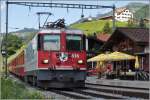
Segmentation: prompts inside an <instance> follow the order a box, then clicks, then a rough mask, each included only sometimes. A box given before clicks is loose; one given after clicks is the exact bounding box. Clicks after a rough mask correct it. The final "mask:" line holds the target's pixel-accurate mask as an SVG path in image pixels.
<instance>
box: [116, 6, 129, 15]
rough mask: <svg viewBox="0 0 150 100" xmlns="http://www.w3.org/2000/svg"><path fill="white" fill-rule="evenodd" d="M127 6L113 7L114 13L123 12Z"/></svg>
mask: <svg viewBox="0 0 150 100" xmlns="http://www.w3.org/2000/svg"><path fill="white" fill-rule="evenodd" d="M126 9H127V8H125V7H121V8H117V9H115V13H117V14H118V15H120V14H121V13H122V12H124V11H125V10H126Z"/></svg>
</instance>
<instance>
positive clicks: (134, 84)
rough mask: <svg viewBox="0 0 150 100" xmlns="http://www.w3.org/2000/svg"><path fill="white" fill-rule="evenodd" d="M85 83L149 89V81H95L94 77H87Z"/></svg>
mask: <svg viewBox="0 0 150 100" xmlns="http://www.w3.org/2000/svg"><path fill="white" fill-rule="evenodd" d="M86 82H88V83H92V84H100V85H111V86H122V87H133V88H145V89H149V86H150V82H149V81H137V80H133V81H130V80H119V79H97V77H96V76H92V77H87V80H86Z"/></svg>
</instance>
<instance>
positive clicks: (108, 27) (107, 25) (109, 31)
mask: <svg viewBox="0 0 150 100" xmlns="http://www.w3.org/2000/svg"><path fill="white" fill-rule="evenodd" d="M103 32H104V33H111V32H112V29H111V27H110V24H109V22H106V23H105V25H104V27H103Z"/></svg>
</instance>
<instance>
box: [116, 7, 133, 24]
mask: <svg viewBox="0 0 150 100" xmlns="http://www.w3.org/2000/svg"><path fill="white" fill-rule="evenodd" d="M131 18H133V13H132V12H130V11H129V9H127V8H124V7H122V8H117V9H116V11H115V19H116V20H117V21H121V22H125V21H128V20H129V19H131Z"/></svg>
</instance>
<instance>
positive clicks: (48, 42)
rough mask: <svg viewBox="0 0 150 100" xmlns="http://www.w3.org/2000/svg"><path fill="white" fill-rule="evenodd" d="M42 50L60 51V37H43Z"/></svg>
mask: <svg viewBox="0 0 150 100" xmlns="http://www.w3.org/2000/svg"><path fill="white" fill-rule="evenodd" d="M43 48H44V50H56V51H57V50H60V35H44V38H43Z"/></svg>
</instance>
